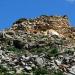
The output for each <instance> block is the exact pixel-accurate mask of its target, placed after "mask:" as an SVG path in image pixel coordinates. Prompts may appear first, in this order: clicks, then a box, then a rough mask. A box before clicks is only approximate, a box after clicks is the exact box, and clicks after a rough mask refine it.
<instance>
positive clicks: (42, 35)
mask: <svg viewBox="0 0 75 75" xmlns="http://www.w3.org/2000/svg"><path fill="white" fill-rule="evenodd" d="M74 56H75V27H72V25H70V23H69V19H68V17H67V16H66V15H64V16H46V15H42V16H39V17H36V18H34V19H26V18H21V19H18V20H17V21H15V22H14V23H13V24H12V26H11V28H9V29H5V30H3V31H0V57H1V59H0V72H1V75H5V73H6V74H9V75H14V74H18V75H26V74H27V75H50V74H51V75H58V74H59V75H60V74H61V75H68V74H71V75H73V74H75V64H74V62H75V57H74ZM3 69H5V72H4V71H3ZM72 69H74V70H72ZM52 70H53V71H52ZM3 72H4V74H2V73H3Z"/></svg>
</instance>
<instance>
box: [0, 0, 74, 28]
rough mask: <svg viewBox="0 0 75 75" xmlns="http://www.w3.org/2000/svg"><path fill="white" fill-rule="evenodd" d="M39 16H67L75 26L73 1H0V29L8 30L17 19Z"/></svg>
mask: <svg viewBox="0 0 75 75" xmlns="http://www.w3.org/2000/svg"><path fill="white" fill-rule="evenodd" d="M40 15H68V17H69V20H70V24H72V25H73V26H74V25H75V0H0V29H4V28H8V27H10V26H11V25H12V23H13V22H14V21H15V20H17V19H19V18H23V17H25V18H34V17H37V16H40Z"/></svg>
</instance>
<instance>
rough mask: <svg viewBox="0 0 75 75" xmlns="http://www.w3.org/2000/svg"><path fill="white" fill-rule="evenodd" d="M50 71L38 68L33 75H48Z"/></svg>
mask: <svg viewBox="0 0 75 75" xmlns="http://www.w3.org/2000/svg"><path fill="white" fill-rule="evenodd" d="M47 74H48V71H47V70H46V69H44V68H38V69H36V70H35V71H34V73H33V75H47Z"/></svg>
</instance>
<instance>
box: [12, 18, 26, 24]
mask: <svg viewBox="0 0 75 75" xmlns="http://www.w3.org/2000/svg"><path fill="white" fill-rule="evenodd" d="M26 20H27V19H25V18H21V19H18V20H17V21H16V22H14V23H13V24H19V23H22V22H24V21H26Z"/></svg>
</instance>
